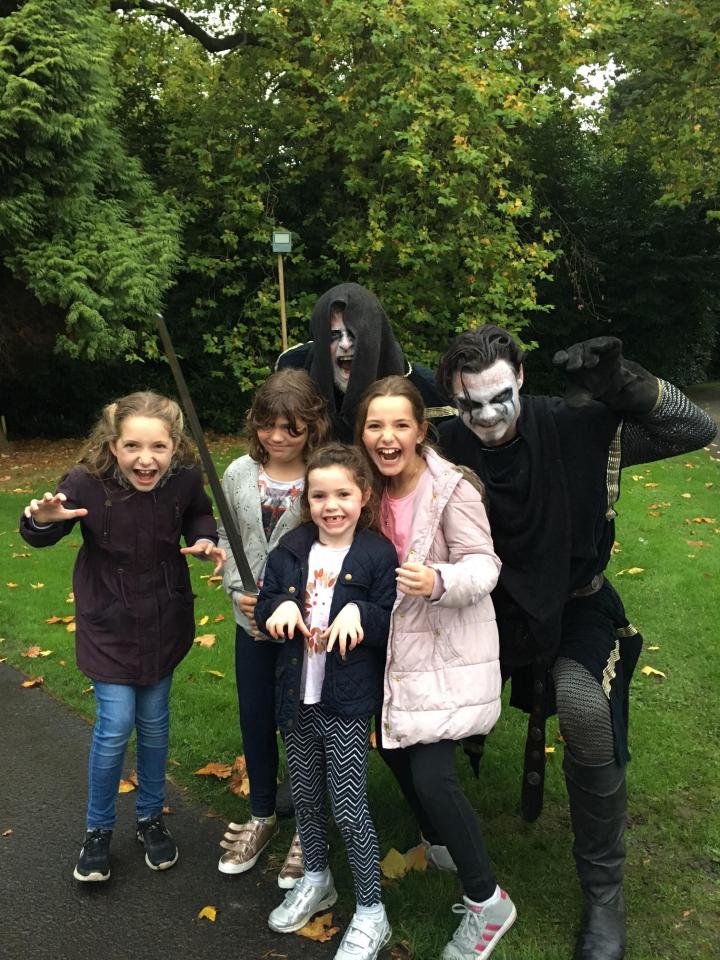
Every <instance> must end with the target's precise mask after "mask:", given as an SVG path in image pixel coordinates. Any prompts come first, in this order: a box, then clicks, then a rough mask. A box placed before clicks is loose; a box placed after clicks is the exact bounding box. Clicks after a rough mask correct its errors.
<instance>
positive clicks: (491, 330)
mask: <svg viewBox="0 0 720 960" xmlns="http://www.w3.org/2000/svg"><path fill="white" fill-rule="evenodd" d="M523 357H524V354H523V351H522V349H521V348H520V346H519V345H518V344H517V342H516V341H515V339H514V337H513V336H512V334H511V333H509V332H508V331H507V330H505V329H504V328H503V327H495V326H493V325H492V324H489V323H488V324H485V326H483V327H478V328H477V329H476V330H466V331H465V333H461V334H459V336H457V337H455V339H454V340H453V341H452V342H451V343H450V346H449V347H448V348H447V350H446V351H445V353H444V354H443V355H442V357H440V362H439V363H438V368H437V373H436V374H435V380H436V383H437V386H438V390H439V391H440V392H441V393H442V394H443V395H444V396H446V397H452V395H453V388H452V380H453V376H454V374H456V373H481V372H482V371H483V370H487V368H488V367H491V366H492V365H493V364H494V363H495V362H496V361H497V360H507V362H508V363H509V364H510V366H511V367H512V368H513V370H514V371H515V373H519V372H520V367H521V366H522V362H523Z"/></svg>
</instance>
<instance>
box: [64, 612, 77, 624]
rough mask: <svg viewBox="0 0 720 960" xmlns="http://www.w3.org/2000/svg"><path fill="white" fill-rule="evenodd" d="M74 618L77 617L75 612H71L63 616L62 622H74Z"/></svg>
mask: <svg viewBox="0 0 720 960" xmlns="http://www.w3.org/2000/svg"><path fill="white" fill-rule="evenodd" d="M74 619H75V614H74V613H69V614H68V615H67V616H66V617H63V618H62V622H63V623H72V622H73V620H74Z"/></svg>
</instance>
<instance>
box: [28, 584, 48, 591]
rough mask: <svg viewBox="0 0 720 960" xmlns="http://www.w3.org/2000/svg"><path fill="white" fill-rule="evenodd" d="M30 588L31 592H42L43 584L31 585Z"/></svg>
mask: <svg viewBox="0 0 720 960" xmlns="http://www.w3.org/2000/svg"><path fill="white" fill-rule="evenodd" d="M30 586H31V587H32V588H33V590H42V588H43V587H44V586H45V584H44V583H31V584H30Z"/></svg>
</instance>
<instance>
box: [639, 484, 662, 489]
mask: <svg viewBox="0 0 720 960" xmlns="http://www.w3.org/2000/svg"><path fill="white" fill-rule="evenodd" d="M643 486H644V487H646V488H647V489H648V490H654V489H655V487H659V486H660V484H659V483H644V484H643Z"/></svg>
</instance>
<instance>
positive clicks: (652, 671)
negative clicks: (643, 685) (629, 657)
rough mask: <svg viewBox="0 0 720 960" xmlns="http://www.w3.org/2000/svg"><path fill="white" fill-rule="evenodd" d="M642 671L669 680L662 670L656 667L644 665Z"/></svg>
mask: <svg viewBox="0 0 720 960" xmlns="http://www.w3.org/2000/svg"><path fill="white" fill-rule="evenodd" d="M640 673H642V674H644V675H645V676H646V677H657V678H658V680H667V677H666V676H665V674H664V673H663V672H662V670H656V669H655V668H654V667H643V668H642V670H641V671H640Z"/></svg>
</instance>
